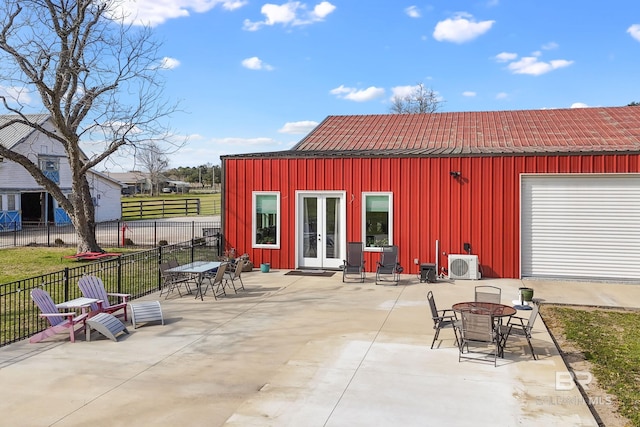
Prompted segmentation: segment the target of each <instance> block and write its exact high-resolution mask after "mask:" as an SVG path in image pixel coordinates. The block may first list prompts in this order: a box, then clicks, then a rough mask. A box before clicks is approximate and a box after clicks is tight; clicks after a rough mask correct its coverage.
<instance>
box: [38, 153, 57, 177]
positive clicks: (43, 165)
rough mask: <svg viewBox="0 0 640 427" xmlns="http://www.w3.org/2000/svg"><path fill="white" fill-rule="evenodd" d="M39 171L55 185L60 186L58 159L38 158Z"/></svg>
mask: <svg viewBox="0 0 640 427" xmlns="http://www.w3.org/2000/svg"><path fill="white" fill-rule="evenodd" d="M38 160H39V163H40V170H41V171H42V173H44V175H45V176H46V177H47V178H49V179H50V180H51V181H53V182H55V183H56V184H60V171H59V170H60V159H58V158H56V157H42V156H41V157H40V158H39V159H38Z"/></svg>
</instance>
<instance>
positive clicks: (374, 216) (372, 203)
mask: <svg viewBox="0 0 640 427" xmlns="http://www.w3.org/2000/svg"><path fill="white" fill-rule="evenodd" d="M362 206H363V209H362V235H363V236H364V242H365V248H372V249H371V250H375V249H374V248H379V247H381V246H387V245H392V244H393V194H392V193H363V194H362Z"/></svg>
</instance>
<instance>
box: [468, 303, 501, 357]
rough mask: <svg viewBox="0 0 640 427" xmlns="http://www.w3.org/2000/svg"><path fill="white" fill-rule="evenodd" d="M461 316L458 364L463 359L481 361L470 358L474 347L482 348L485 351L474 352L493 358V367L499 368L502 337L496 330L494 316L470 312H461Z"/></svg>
mask: <svg viewBox="0 0 640 427" xmlns="http://www.w3.org/2000/svg"><path fill="white" fill-rule="evenodd" d="M461 316H462V327H461V328H460V341H459V344H460V345H459V346H458V348H459V352H458V362H460V360H461V359H463V358H467V359H474V360H480V358H478V357H472V356H469V353H472V351H471V348H472V347H482V349H484V351H482V350H476V351H474V352H475V353H483V354H485V355H488V356H493V366H497V360H498V355H500V354H501V350H500V343H501V336H500V334H499V332H498V331H497V330H496V327H495V325H494V323H493V318H492V316H490V315H487V314H478V313H471V312H469V311H463V312H461ZM465 349H466V352H465ZM487 350H490V351H489V352H488V351H487Z"/></svg>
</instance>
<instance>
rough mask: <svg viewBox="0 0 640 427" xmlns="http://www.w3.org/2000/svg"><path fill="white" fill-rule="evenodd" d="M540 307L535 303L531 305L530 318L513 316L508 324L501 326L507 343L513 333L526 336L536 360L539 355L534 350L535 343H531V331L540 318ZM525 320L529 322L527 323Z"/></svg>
mask: <svg viewBox="0 0 640 427" xmlns="http://www.w3.org/2000/svg"><path fill="white" fill-rule="evenodd" d="M538 309H539V307H538V304H533V306H532V307H531V314H530V315H529V318H528V319H525V318H524V317H518V316H512V317H511V318H510V319H509V322H508V323H507V324H506V325H501V326H500V333H501V334H502V335H503V336H504V342H505V344H506V342H507V340H508V339H509V337H510V336H512V335H513V336H518V337H524V338H526V340H527V343H528V344H529V349H531V356H533V359H534V360H537V357H536V353H535V351H533V345H531V331H532V329H533V324H534V323H535V321H536V319H537V318H538ZM525 321H526V322H527V323H526V324H525Z"/></svg>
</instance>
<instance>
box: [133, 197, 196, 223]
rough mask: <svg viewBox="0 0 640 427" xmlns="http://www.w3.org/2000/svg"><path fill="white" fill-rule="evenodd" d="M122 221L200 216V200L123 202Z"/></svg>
mask: <svg viewBox="0 0 640 427" xmlns="http://www.w3.org/2000/svg"><path fill="white" fill-rule="evenodd" d="M121 206H122V220H132V219H149V218H167V217H174V216H189V215H200V199H175V200H170V199H169V200H132V201H122V202H121Z"/></svg>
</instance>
